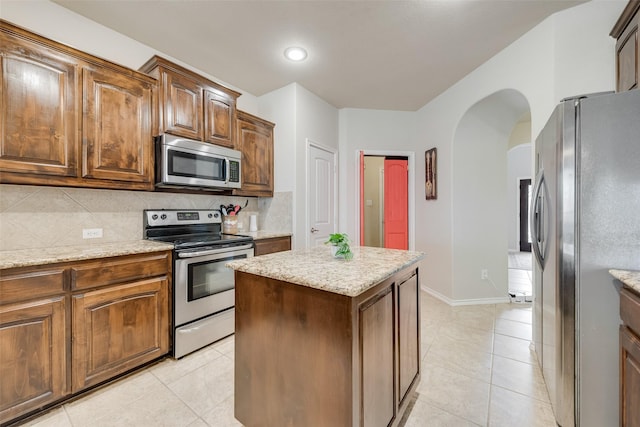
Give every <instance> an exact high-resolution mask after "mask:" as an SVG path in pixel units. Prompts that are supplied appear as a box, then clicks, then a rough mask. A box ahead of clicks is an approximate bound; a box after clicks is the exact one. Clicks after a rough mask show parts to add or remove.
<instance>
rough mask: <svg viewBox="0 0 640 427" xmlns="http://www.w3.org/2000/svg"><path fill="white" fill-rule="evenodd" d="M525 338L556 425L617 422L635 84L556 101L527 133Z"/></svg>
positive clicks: (637, 259)
mask: <svg viewBox="0 0 640 427" xmlns="http://www.w3.org/2000/svg"><path fill="white" fill-rule="evenodd" d="M534 164H535V171H536V178H535V185H534V190H533V195H532V201H531V209H530V212H531V216H530V220H531V232H532V240H533V244H532V249H533V252H534V259H535V261H534V272H533V277H534V307H533V340H534V345H535V351H536V354H537V356H538V362H539V363H540V365H541V367H542V372H543V376H544V378H545V382H546V384H547V389H548V391H549V397H550V399H551V403H552V405H553V410H554V414H555V417H556V421H557V423H558V425H560V426H562V427H570V426H574V425H576V426H581V427H590V426H594V427H603V426H616V425H618V423H619V421H618V417H619V403H618V396H619V390H618V389H619V370H618V369H619V368H618V363H619V362H618V358H619V343H618V328H619V325H620V316H619V285H618V284H617V282H615V281H614V279H613V278H612V277H611V276H610V275H609V274H608V270H609V269H611V268H619V269H627V270H640V90H635V91H629V92H624V93H617V94H613V93H606V94H594V95H590V96H586V97H576V98H570V99H565V100H563V101H562V102H561V103H560V104H559V105H558V106H557V107H556V108H555V110H554V112H553V114H552V116H551V118H550V119H549V121H548V122H547V124H546V125H545V127H544V128H543V130H542V132H541V133H540V135H539V136H538V138H537V139H536V141H535V159H534Z"/></svg>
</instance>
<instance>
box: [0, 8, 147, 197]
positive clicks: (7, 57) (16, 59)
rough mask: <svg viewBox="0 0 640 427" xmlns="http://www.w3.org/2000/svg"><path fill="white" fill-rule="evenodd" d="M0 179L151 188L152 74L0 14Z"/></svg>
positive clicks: (40, 183)
mask: <svg viewBox="0 0 640 427" xmlns="http://www.w3.org/2000/svg"><path fill="white" fill-rule="evenodd" d="M0 61H1V65H0V73H1V75H0V79H1V83H2V86H1V87H0V102H1V103H2V119H1V121H0V138H1V139H0V182H1V183H11V184H39V185H65V186H76V187H94V188H122V189H142V190H152V189H153V187H154V179H153V135H152V128H153V123H152V121H153V109H152V108H153V102H154V98H155V96H156V95H155V93H156V90H157V84H156V81H155V80H154V79H153V78H151V77H149V76H147V75H144V74H142V73H139V72H136V71H132V70H130V69H127V68H125V67H121V66H119V65H116V64H113V63H111V62H108V61H105V60H102V59H100V58H96V57H94V56H91V55H88V54H86V53H84V52H80V51H78V50H75V49H73V48H70V47H68V46H65V45H62V44H60V43H56V42H54V41H51V40H48V39H46V38H44V37H41V36H38V35H35V34H33V33H30V32H28V31H26V30H23V29H21V28H19V27H16V26H14V25H12V24H10V23H8V22H6V21H2V20H0Z"/></svg>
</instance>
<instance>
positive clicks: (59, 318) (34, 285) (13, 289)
mask: <svg viewBox="0 0 640 427" xmlns="http://www.w3.org/2000/svg"><path fill="white" fill-rule="evenodd" d="M133 266H135V268H133ZM170 274H171V252H154V253H148V254H141V255H126V256H118V257H111V258H105V259H100V260H87V261H78V262H69V263H60V264H51V265H46V266H34V267H21V268H13V269H7V270H2V271H0V295H1V296H2V299H1V300H0V424H4V423H7V422H10V421H13V420H16V419H18V418H19V417H22V416H26V415H29V414H31V413H35V412H37V411H38V410H41V409H43V408H46V407H47V405H51V404H54V403H56V402H60V401H62V400H64V399H65V398H68V397H70V396H71V395H73V394H75V393H78V392H80V391H82V390H84V389H86V388H88V387H91V386H94V385H96V384H99V383H101V382H104V381H107V380H109V379H112V378H114V377H116V376H117V375H119V374H122V373H124V372H126V371H129V370H131V369H134V368H136V367H138V366H140V365H142V364H144V363H146V362H149V361H151V360H154V359H157V358H160V357H162V356H163V355H165V354H167V353H168V351H169V322H170V308H169V307H170V303H169V300H170V287H169V285H170Z"/></svg>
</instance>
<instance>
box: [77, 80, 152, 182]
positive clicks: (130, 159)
mask: <svg viewBox="0 0 640 427" xmlns="http://www.w3.org/2000/svg"><path fill="white" fill-rule="evenodd" d="M153 89H154V86H153V84H152V83H151V82H150V81H149V80H148V79H146V78H144V79H142V78H139V76H137V75H135V74H133V75H127V74H123V73H121V72H117V71H114V70H111V69H107V68H85V69H84V70H83V90H82V93H83V115H82V123H83V126H82V141H83V144H82V158H83V167H82V178H84V179H85V180H86V179H100V180H112V181H119V182H123V183H129V184H130V185H129V186H130V187H133V183H140V184H142V188H145V187H147V186H152V185H153V184H154V183H153V175H152V170H153V164H154V162H153V150H152V144H151V141H152V140H153V136H152V134H151V108H152V101H153ZM145 184H146V185H145Z"/></svg>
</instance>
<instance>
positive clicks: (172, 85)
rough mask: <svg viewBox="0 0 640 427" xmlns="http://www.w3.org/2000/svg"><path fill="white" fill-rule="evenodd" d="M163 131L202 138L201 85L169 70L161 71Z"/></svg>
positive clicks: (196, 138)
mask: <svg viewBox="0 0 640 427" xmlns="http://www.w3.org/2000/svg"><path fill="white" fill-rule="evenodd" d="M162 78H163V82H162V85H163V88H164V89H163V90H164V106H163V107H164V132H168V133H171V134H173V135H178V136H183V137H185V138H191V139H195V140H198V141H201V140H202V121H203V120H202V87H201V86H200V84H198V82H196V81H194V80H191V79H189V78H187V77H185V76H182V75H180V74H177V73H172V72H170V71H164V72H163V73H162Z"/></svg>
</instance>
